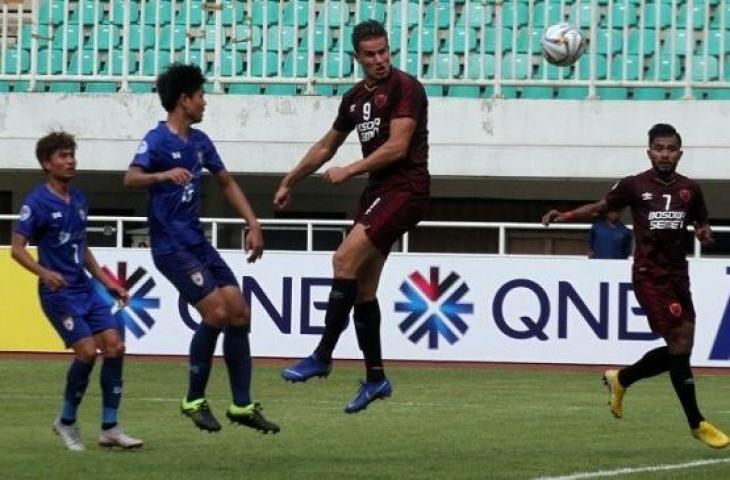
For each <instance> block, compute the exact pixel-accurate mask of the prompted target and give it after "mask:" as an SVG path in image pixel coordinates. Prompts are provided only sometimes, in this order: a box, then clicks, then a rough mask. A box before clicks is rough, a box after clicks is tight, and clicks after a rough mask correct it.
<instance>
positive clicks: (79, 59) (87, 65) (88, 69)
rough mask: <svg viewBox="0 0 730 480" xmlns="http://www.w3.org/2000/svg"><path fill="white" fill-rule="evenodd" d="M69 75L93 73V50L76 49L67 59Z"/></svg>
mask: <svg viewBox="0 0 730 480" xmlns="http://www.w3.org/2000/svg"><path fill="white" fill-rule="evenodd" d="M67 72H68V74H69V75H91V74H92V73H94V51H93V50H76V51H75V52H73V53H72V54H71V56H70V57H69V59H68V69H67Z"/></svg>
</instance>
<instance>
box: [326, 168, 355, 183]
mask: <svg viewBox="0 0 730 480" xmlns="http://www.w3.org/2000/svg"><path fill="white" fill-rule="evenodd" d="M322 178H323V179H324V181H325V182H327V183H329V184H330V185H338V184H340V183H342V182H344V181H345V180H347V179H348V178H350V173H349V172H348V171H347V168H344V167H330V168H328V169H327V171H326V172H324V175H323V176H322Z"/></svg>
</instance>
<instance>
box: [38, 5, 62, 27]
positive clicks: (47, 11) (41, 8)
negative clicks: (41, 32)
mask: <svg viewBox="0 0 730 480" xmlns="http://www.w3.org/2000/svg"><path fill="white" fill-rule="evenodd" d="M63 7H64V2H63V1H61V0H46V1H43V2H38V23H40V24H45V25H60V24H61V22H63V10H64V8H63Z"/></svg>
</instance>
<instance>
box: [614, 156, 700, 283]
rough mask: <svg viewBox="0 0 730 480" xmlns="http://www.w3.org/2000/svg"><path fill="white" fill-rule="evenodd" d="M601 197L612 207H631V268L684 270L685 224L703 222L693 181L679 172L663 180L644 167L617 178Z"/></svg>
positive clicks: (685, 264)
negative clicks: (633, 244)
mask: <svg viewBox="0 0 730 480" xmlns="http://www.w3.org/2000/svg"><path fill="white" fill-rule="evenodd" d="M605 200H606V203H608V205H609V206H610V207H613V208H623V207H627V206H628V207H630V208H631V215H632V217H633V219H634V238H635V239H636V251H635V253H634V268H635V269H640V270H642V271H644V270H647V271H658V272H661V271H676V270H686V269H687V259H686V253H685V243H684V241H685V238H686V235H687V234H686V231H687V226H688V225H692V224H693V223H694V222H698V223H700V224H706V223H707V207H706V206H705V200H704V197H703V196H702V190H701V189H700V186H699V185H698V184H697V182H695V181H694V180H691V179H689V178H687V177H685V176H682V175H679V174H677V175H676V176H675V177H674V179H673V180H672V181H670V182H665V181H663V180H661V179H660V178H659V177H657V176H656V174H655V172H654V170H647V171H646V172H643V173H640V174H638V175H633V176H629V177H626V178H623V179H621V180H620V181H619V182H618V183H617V184H616V185H615V186H614V187H613V189H612V190H611V191H610V192H609V193H608V194H607V195H606V197H605Z"/></svg>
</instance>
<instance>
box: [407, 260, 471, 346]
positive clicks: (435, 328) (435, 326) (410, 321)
mask: <svg viewBox="0 0 730 480" xmlns="http://www.w3.org/2000/svg"><path fill="white" fill-rule="evenodd" d="M400 291H401V292H402V293H403V295H405V297H406V299H407V301H405V302H396V304H395V311H396V312H405V313H408V315H407V316H406V318H405V319H404V320H403V321H402V322H401V323H400V325H399V328H400V330H401V332H403V333H404V334H406V335H408V339H409V340H410V341H411V342H413V343H418V342H419V341H420V340H421V339H422V338H423V337H425V336H426V335H428V348H429V349H437V348H438V346H439V337H443V338H444V339H445V340H446V341H447V342H449V344H452V345H453V344H454V343H456V342H457V341H458V340H459V339H460V337H459V335H461V336H462V337H463V336H464V334H465V333H466V331H467V330H468V329H469V325H467V324H466V322H465V321H464V319H462V315H464V314H472V313H474V305H473V304H472V303H462V302H460V300H461V299H462V298H463V297H464V295H466V293H467V292H468V291H469V287H468V286H467V284H466V282H463V281H462V280H461V277H459V275H457V274H456V273H454V272H451V273H450V274H449V275H448V276H447V277H446V278H445V279H444V280H443V281H439V268H438V267H431V270H430V277H429V279H428V280H426V279H425V278H424V277H423V275H421V273H420V272H417V271H416V272H413V273H411V274H410V275H409V276H408V280H405V281H404V282H403V283H402V284H401V286H400ZM409 331H410V333H409ZM457 332H458V333H457Z"/></svg>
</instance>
